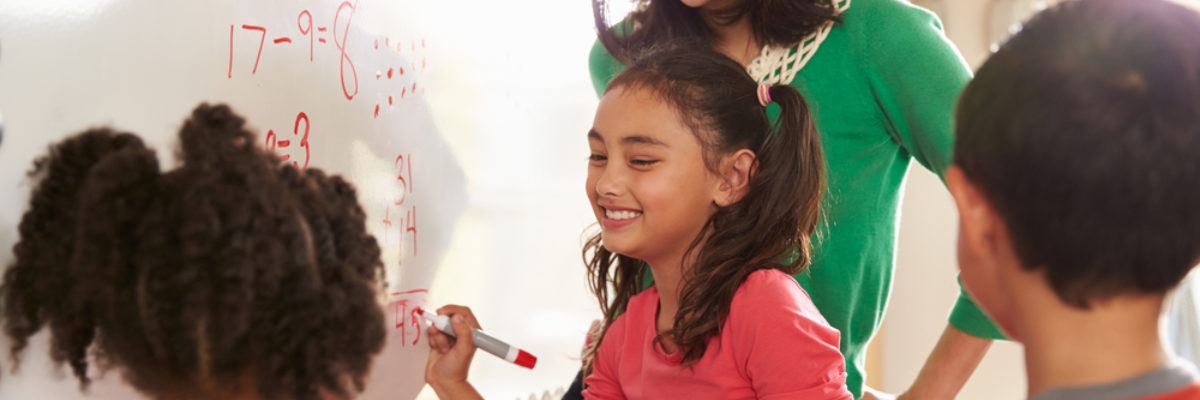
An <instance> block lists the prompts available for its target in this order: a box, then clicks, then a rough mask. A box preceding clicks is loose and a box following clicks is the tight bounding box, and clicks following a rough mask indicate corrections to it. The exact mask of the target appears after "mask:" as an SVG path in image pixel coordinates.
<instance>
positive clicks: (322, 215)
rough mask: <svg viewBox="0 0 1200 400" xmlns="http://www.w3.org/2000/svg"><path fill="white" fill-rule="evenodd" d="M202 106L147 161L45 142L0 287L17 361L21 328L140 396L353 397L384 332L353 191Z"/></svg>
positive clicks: (85, 141) (113, 149) (373, 261)
mask: <svg viewBox="0 0 1200 400" xmlns="http://www.w3.org/2000/svg"><path fill="white" fill-rule="evenodd" d="M243 125H244V121H243V119H242V118H241V117H239V116H238V115H236V114H234V112H233V111H231V110H230V109H229V108H228V107H226V106H223V105H218V106H210V105H201V106H199V107H198V108H196V109H195V111H194V112H193V113H192V116H191V118H189V119H188V120H187V121H186V122H185V123H184V125H183V128H182V129H181V131H180V133H179V141H180V145H179V150H178V158H179V159H180V161H181V162H180V165H179V166H178V167H177V168H175V169H172V170H169V171H163V170H162V169H160V167H159V164H158V160H157V156H156V154H155V152H154V150H152V149H150V148H147V147H146V146H145V145H144V144H143V142H142V140H141V139H140V138H138V137H137V136H135V135H133V134H129V133H123V132H117V131H113V130H111V129H107V128H98V129H91V130H88V131H86V132H83V133H81V134H78V135H76V136H73V137H70V138H68V139H66V140H63V141H61V142H59V143H57V144H55V145H53V146H51V148H50V150H49V153H48V154H47V155H45V156H43V157H41V158H40V159H38V160H37V161H36V162H35V163H34V167H33V170H32V172H30V177H31V178H32V179H33V180H34V181H35V182H36V187H35V188H34V190H33V193H32V196H31V198H30V201H29V209H28V211H26V212H25V214H24V216H23V217H22V219H21V222H20V225H19V233H20V238H19V241H18V242H17V244H16V245H15V246H14V253H15V254H14V260H13V263H12V264H11V265H10V266H9V268H8V270H7V272H5V274H4V280H3V284H2V285H0V295H2V296H3V323H4V333H5V334H6V335H8V337H9V338H10V339H11V341H12V347H11V348H10V349H9V350H10V352H11V355H12V357H13V359H14V361H16V362H17V365H14V366H13V368H16V367H17V366H19V362H20V356H21V353H22V351H23V350H24V349H25V347H26V346H27V344H28V340H29V337H30V336H32V335H34V334H35V333H37V332H38V331H39V330H41V329H42V328H43V327H48V328H49V330H50V334H51V348H50V356H51V358H52V359H53V360H54V361H55V362H56V363H58V364H60V365H61V364H67V365H70V367H71V369H72V370H73V372H74V374H75V376H76V377H78V379H79V381H80V384H81V388H86V387H87V385H88V383H89V381H90V378H89V360H90V359H95V360H97V361H99V369H101V370H104V369H107V368H111V367H116V369H118V370H119V371H121V373H122V375H123V377H124V378H125V380H126V381H128V382H129V383H130V384H131V385H132V386H133V387H134V388H136V389H138V390H139V391H141V392H142V393H144V394H146V395H148V396H151V397H153V398H161V399H168V398H264V399H275V398H289V399H318V398H324V397H330V396H336V397H343V398H344V397H351V396H353V395H354V394H355V393H357V392H360V391H361V390H362V389H363V386H364V378H365V376H366V374H367V372H368V369H369V367H370V364H371V360H372V357H373V355H374V354H375V353H377V352H378V351H379V350H380V348H381V347H382V345H383V342H384V335H385V331H384V324H383V314H382V311H381V309H380V307H379V306H378V302H377V297H376V296H377V293H378V291H379V289H380V286H381V285H382V284H383V282H384V281H383V277H382V274H383V269H382V263H381V261H380V257H379V253H380V250H379V247H378V244H377V243H376V241H375V239H374V238H373V237H372V236H371V235H370V234H369V233H367V230H366V226H365V214H364V212H363V210H362V208H361V207H360V206H359V205H358V202H357V199H356V195H355V190H354V188H353V186H351V185H350V184H349V183H348V182H346V181H345V180H343V179H342V178H340V177H337V176H327V175H325V174H323V173H322V172H321V171H319V170H317V169H313V168H309V169H306V170H298V169H296V168H294V167H292V166H289V165H281V164H280V163H279V161H278V159H277V158H275V157H274V156H272V155H270V154H268V153H266V152H265V151H264V150H263V149H261V148H258V147H257V146H254V145H253V144H254V143H257V142H258V141H257V140H254V138H253V135H252V134H251V133H250V132H249V131H248V130H246V129H245V127H244V126H243Z"/></svg>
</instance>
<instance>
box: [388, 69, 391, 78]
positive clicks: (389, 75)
mask: <svg viewBox="0 0 1200 400" xmlns="http://www.w3.org/2000/svg"><path fill="white" fill-rule="evenodd" d="M388 79H392V69H391V68H388Z"/></svg>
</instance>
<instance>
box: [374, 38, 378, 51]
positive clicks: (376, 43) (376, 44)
mask: <svg viewBox="0 0 1200 400" xmlns="http://www.w3.org/2000/svg"><path fill="white" fill-rule="evenodd" d="M375 49H376V50H378V49H379V39H375Z"/></svg>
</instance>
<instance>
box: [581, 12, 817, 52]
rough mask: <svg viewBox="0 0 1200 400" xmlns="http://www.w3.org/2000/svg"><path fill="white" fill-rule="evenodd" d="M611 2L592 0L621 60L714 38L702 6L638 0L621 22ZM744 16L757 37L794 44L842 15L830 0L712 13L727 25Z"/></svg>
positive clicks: (607, 41)
mask: <svg viewBox="0 0 1200 400" xmlns="http://www.w3.org/2000/svg"><path fill="white" fill-rule="evenodd" d="M608 2H609V0H592V14H593V17H594V19H595V22H596V33H597V36H599V38H600V43H602V44H604V48H606V49H608V52H609V54H612V55H613V57H615V58H616V59H617V60H619V61H621V63H623V64H629V63H630V62H632V60H633V59H634V58H636V57H637V55H638V54H639V53H641V52H643V51H646V49H650V48H654V47H661V46H665V45H668V44H672V43H678V42H681V41H695V40H698V39H701V40H703V41H704V42H705V43H711V42H712V39H713V34H714V32H713V29H712V28H711V27H710V26H709V24H708V23H706V22H705V20H704V17H703V16H702V15H701V11H700V10H698V9H695V8H692V7H688V6H687V5H686V4H683V2H682V1H680V0H636V2H637V4H638V10H637V11H634V12H633V13H631V14H630V15H629V21H627V22H628V23H629V24H633V25H628V24H626V23H622V24H618V25H617V26H613V25H614V24H613V23H612V21H609V20H608ZM742 18H747V19H748V20H749V21H750V29H751V32H752V34H753V35H754V39H755V40H757V41H758V43H760V44H763V45H769V46H791V45H793V44H796V43H799V42H800V41H801V40H803V39H804V38H805V37H806V36H808V35H809V34H812V33H813V32H816V31H817V29H820V28H821V26H822V25H824V24H825V23H826V22H829V21H839V18H838V14H837V10H835V9H834V7H833V5H832V4H831V3H830V2H829V0H739V1H736V2H734V3H733V4H731V5H730V6H729V7H727V8H725V9H722V10H717V11H715V12H713V15H712V19H713V21H715V22H716V23H718V24H726V25H727V24H732V23H734V22H737V21H738V20H740V19H742ZM630 28H632V29H630ZM618 31H619V32H618Z"/></svg>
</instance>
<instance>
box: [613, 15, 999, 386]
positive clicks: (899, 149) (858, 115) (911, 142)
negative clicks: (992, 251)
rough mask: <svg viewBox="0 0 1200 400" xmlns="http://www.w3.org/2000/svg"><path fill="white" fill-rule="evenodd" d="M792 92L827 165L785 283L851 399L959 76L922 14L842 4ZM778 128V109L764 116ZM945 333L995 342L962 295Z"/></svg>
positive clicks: (941, 159) (959, 67)
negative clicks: (804, 258)
mask: <svg viewBox="0 0 1200 400" xmlns="http://www.w3.org/2000/svg"><path fill="white" fill-rule="evenodd" d="M842 18H843V21H842V22H841V23H839V24H837V25H835V26H834V28H833V29H832V30H831V31H830V33H829V36H828V37H827V38H826V39H825V41H824V42H823V43H822V44H821V45H820V47H819V48H818V49H817V52H816V54H815V55H814V56H813V57H812V59H811V60H809V62H808V64H807V65H805V66H804V68H803V69H802V70H801V71H800V72H799V73H798V74H797V75H796V78H795V79H794V80H793V81H792V82H791V84H792V86H793V87H795V88H796V89H797V90H799V91H800V93H801V94H803V95H804V97H805V99H806V100H808V103H809V105H810V106H811V108H812V111H813V114H814V118H815V120H816V125H817V129H818V131H819V132H820V134H821V141H822V145H823V146H824V150H825V158H826V160H827V163H828V179H829V188H828V191H827V193H826V195H825V199H824V202H825V204H824V210H825V212H826V220H827V224H826V226H824V227H822V228H821V231H822V232H820V233H818V235H817V236H816V237H815V238H814V244H815V250H816V251H815V252H814V254H815V255H814V259H813V263H812V266H811V268H809V269H808V271H805V272H804V273H801V274H800V275H796V277H795V278H796V280H797V281H798V282H800V285H801V286H803V287H804V289H805V290H806V291H808V294H809V296H811V297H812V300H813V302H814V303H816V305H817V308H819V309H820V310H821V313H822V314H824V316H825V319H827V320H828V321H829V323H830V324H832V325H833V326H834V327H836V328H837V329H838V330H840V331H841V333H842V337H841V351H842V354H843V356H844V357H845V358H846V370H847V373H848V378H847V382H846V383H847V385H848V386H849V388H850V391H851V392H853V393H854V395H855V396H856V397H857V396H861V394H862V385H863V379H864V378H863V363H864V356H865V351H866V345H867V343H868V342H869V341H870V339H871V337H872V336H874V334H875V331H876V330H877V329H878V328H879V323H880V321H881V320H882V319H883V311H884V308H885V306H886V304H887V299H888V295H889V293H890V291H891V282H892V268H893V265H894V264H895V256H896V234H897V228H898V223H897V222H898V217H899V212H898V210H899V207H900V198H901V194H902V192H903V187H904V179H905V174H906V173H907V171H908V167H909V163H910V162H911V161H912V160H914V159H915V160H916V161H917V162H919V163H921V165H923V166H924V167H925V168H928V169H929V170H930V171H933V172H935V173H937V174H938V175H939V176H941V175H942V172H943V171H944V170H945V169H946V167H947V166H948V165H949V164H950V162H951V161H952V160H951V151H952V149H953V140H954V137H953V126H952V124H951V114H952V111H953V108H954V103H955V100H956V99H957V98H958V94H959V92H961V91H962V89H963V87H964V86H965V85H966V83H967V81H968V80H970V78H971V75H970V70H969V68H968V67H967V65H966V63H965V62H964V61H963V59H962V57H961V56H960V55H959V54H958V52H957V50H956V49H955V48H954V46H953V45H952V44H951V43H950V41H949V40H948V39H947V38H946V36H945V35H944V33H943V32H942V27H941V24H940V22H939V21H938V20H937V18H936V17H935V16H934V15H933V14H931V13H930V12H928V11H926V10H923V9H920V8H917V7H914V6H912V5H911V4H909V3H907V2H904V1H901V0H852V3H851V5H850V8H849V9H847V10H846V11H845V13H843V14H842ZM589 64H590V68H591V75H592V82H593V84H594V85H595V89H596V92H597V93H598V94H599V93H603V91H604V88H605V87H606V86H607V85H608V82H609V81H610V80H611V79H612V78H613V76H614V75H616V74H617V73H618V72H620V71H621V70H622V69H623V68H624V67H623V66H622V65H621V64H620V63H619V62H617V61H616V60H615V59H614V58H613V57H612V56H611V55H609V54H608V52H607V51H606V50H605V49H604V46H602V45H601V44H600V43H599V42H597V43H596V44H595V45H594V46H593V47H592V52H591V56H590V60H589ZM768 112H769V114H770V115H771V117H772V118H777V116H778V114H779V109H778V107H777V106H774V105H773V106H771V107H770V108H769V109H768ZM950 323H951V324H952V325H954V326H955V327H956V328H958V329H960V330H962V331H964V332H967V333H969V334H972V335H975V336H980V337H988V338H1000V337H1001V334H1000V332H999V331H998V330H997V329H996V328H995V326H994V325H993V324H992V322H991V321H990V320H989V319H988V318H987V317H986V316H985V315H984V314H983V313H982V312H981V311H980V310H979V308H978V307H977V306H976V305H975V304H974V302H973V301H971V299H970V298H969V297H967V296H966V294H965V293H962V294H960V297H959V299H958V302H957V303H956V304H955V306H954V308H953V310H952V311H951V313H950Z"/></svg>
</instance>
